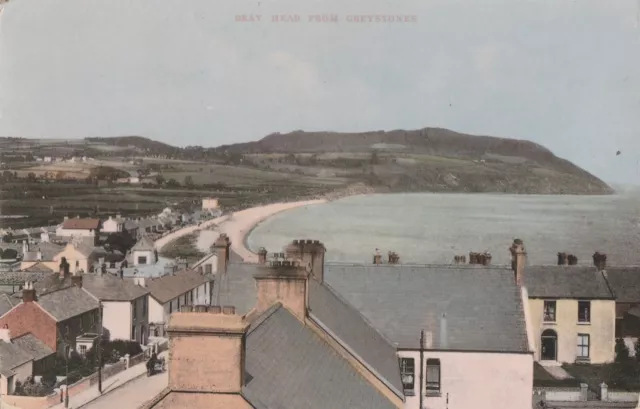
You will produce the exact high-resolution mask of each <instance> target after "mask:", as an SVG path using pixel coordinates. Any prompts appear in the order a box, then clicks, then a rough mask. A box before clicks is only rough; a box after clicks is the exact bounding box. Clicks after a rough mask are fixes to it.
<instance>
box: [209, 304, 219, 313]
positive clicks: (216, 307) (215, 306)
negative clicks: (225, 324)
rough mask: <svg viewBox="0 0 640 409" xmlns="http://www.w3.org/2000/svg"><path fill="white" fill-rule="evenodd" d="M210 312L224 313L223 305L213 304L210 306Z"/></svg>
mask: <svg viewBox="0 0 640 409" xmlns="http://www.w3.org/2000/svg"><path fill="white" fill-rule="evenodd" d="M209 312H210V313H211V314H221V313H222V307H221V306H219V305H211V306H210V307H209Z"/></svg>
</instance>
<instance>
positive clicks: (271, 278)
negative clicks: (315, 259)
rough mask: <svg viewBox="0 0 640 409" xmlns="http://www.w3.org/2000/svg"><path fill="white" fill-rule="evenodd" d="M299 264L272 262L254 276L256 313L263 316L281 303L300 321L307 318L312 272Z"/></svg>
mask: <svg viewBox="0 0 640 409" xmlns="http://www.w3.org/2000/svg"><path fill="white" fill-rule="evenodd" d="M305 267H306V265H300V263H298V262H295V261H294V262H291V261H272V262H271V263H269V264H267V265H266V266H265V267H264V270H263V271H261V272H260V273H258V274H256V275H254V276H253V277H254V279H255V280H256V287H257V290H258V297H257V298H258V303H257V305H256V312H257V313H258V314H262V313H263V312H264V311H266V310H267V309H269V308H270V307H271V306H272V305H273V304H275V303H277V302H280V303H282V305H284V306H285V307H286V308H287V309H289V310H290V311H291V312H292V313H293V314H294V315H296V316H297V317H298V318H299V319H300V320H302V321H304V319H305V317H306V316H307V306H308V305H309V302H308V279H309V275H310V272H309V271H308V270H307V269H306V268H305Z"/></svg>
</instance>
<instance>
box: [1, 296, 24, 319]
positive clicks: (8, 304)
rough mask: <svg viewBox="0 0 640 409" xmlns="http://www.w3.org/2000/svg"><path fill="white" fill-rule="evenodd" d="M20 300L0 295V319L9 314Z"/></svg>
mask: <svg viewBox="0 0 640 409" xmlns="http://www.w3.org/2000/svg"><path fill="white" fill-rule="evenodd" d="M19 302H20V300H18V299H15V298H13V297H11V296H10V295H8V294H0V317H2V316H3V315H4V314H6V313H7V312H9V310H10V309H12V308H13V307H14V306H15V305H16V304H18V303H19Z"/></svg>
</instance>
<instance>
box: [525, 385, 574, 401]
mask: <svg viewBox="0 0 640 409" xmlns="http://www.w3.org/2000/svg"><path fill="white" fill-rule="evenodd" d="M533 391H534V394H535V393H538V394H542V395H543V396H544V399H545V400H548V401H554V402H556V401H558V402H560V401H565V402H566V401H569V402H579V401H583V400H586V390H585V391H582V390H581V389H580V388H579V387H576V388H564V387H547V386H545V387H534V389H533ZM583 395H584V396H583Z"/></svg>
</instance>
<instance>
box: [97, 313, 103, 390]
mask: <svg viewBox="0 0 640 409" xmlns="http://www.w3.org/2000/svg"><path fill="white" fill-rule="evenodd" d="M98 303H99V305H100V309H99V310H98V314H99V321H98V322H99V325H100V337H99V338H98V354H97V355H98V392H100V394H102V301H98Z"/></svg>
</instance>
